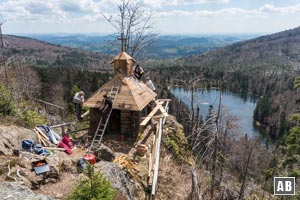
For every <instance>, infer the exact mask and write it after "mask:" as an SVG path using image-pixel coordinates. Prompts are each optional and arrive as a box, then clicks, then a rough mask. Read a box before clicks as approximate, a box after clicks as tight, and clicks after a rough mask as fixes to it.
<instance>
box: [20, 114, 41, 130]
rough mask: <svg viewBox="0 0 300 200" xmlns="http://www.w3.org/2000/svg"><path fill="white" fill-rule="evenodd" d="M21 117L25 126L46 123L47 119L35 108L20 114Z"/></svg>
mask: <svg viewBox="0 0 300 200" xmlns="http://www.w3.org/2000/svg"><path fill="white" fill-rule="evenodd" d="M19 117H20V119H21V120H22V121H23V122H24V123H25V127H27V128H33V127H35V126H37V125H41V124H46V122H47V121H46V120H45V119H44V118H43V117H42V116H41V115H40V114H39V113H38V112H36V111H34V110H26V111H23V112H22V113H20V114H19Z"/></svg>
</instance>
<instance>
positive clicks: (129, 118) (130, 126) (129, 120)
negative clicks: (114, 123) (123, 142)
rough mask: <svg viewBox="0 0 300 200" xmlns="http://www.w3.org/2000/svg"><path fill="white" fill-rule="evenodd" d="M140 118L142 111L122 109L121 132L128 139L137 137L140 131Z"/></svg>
mask: <svg viewBox="0 0 300 200" xmlns="http://www.w3.org/2000/svg"><path fill="white" fill-rule="evenodd" d="M140 118H141V113H140V112H135V111H126V110H121V134H124V135H125V137H126V138H127V139H128V138H132V139H135V138H136V135H137V133H138V131H139V123H140Z"/></svg>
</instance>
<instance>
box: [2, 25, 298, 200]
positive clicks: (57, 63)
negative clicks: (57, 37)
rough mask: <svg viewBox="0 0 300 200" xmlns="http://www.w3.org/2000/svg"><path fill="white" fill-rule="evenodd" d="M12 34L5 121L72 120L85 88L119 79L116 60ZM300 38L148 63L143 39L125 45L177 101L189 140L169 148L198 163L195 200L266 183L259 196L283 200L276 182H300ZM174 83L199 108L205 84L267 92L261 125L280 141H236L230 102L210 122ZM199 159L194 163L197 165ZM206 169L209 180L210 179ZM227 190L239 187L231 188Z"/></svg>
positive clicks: (259, 113) (258, 112) (244, 192)
mask: <svg viewBox="0 0 300 200" xmlns="http://www.w3.org/2000/svg"><path fill="white" fill-rule="evenodd" d="M126 34H129V35H126ZM130 34H132V35H130ZM137 35H138V34H133V33H128V32H126V31H124V30H121V40H122V39H123V38H124V37H125V36H126V38H130V39H132V40H134V37H135V36H137ZM148 36H149V37H148V38H146V39H148V40H147V42H149V43H152V42H153V39H155V34H153V35H148ZM3 38H4V40H5V41H6V43H7V44H6V46H5V49H4V47H3V46H2V48H3V49H2V50H3V51H2V58H3V60H4V61H3V65H2V66H3V67H2V68H1V73H0V78H1V82H0V114H1V118H0V120H1V124H4V125H19V126H23V127H27V128H33V127H34V126H36V125H37V124H44V123H48V124H51V123H56V122H57V121H61V120H71V119H72V117H73V118H74V106H73V103H72V97H73V95H74V94H75V92H78V91H80V90H83V91H84V92H85V93H86V96H87V97H88V96H90V95H91V94H93V93H94V92H95V91H96V90H97V89H98V88H99V87H101V86H102V85H103V84H105V83H106V82H107V81H108V80H110V79H111V78H112V77H113V76H114V72H113V70H112V69H113V68H112V65H111V64H110V63H111V60H112V58H113V56H114V55H106V54H102V53H99V52H90V51H86V50H81V49H76V48H71V47H63V46H60V45H57V44H56V45H53V44H50V43H47V42H41V41H38V40H36V39H30V38H26V37H16V36H11V35H4V37H3ZM137 38H138V37H137ZM128 40H129V39H128ZM299 40H300V28H295V29H292V30H287V31H283V32H279V33H275V34H271V35H267V36H262V37H258V38H254V39H251V40H246V41H241V42H237V43H234V44H230V45H227V46H225V47H223V48H216V46H217V45H216V46H214V48H212V49H213V50H211V49H210V50H211V51H208V52H205V53H202V52H204V51H207V50H208V49H205V50H203V51H201V52H199V50H197V51H198V52H196V51H192V53H193V54H194V53H197V54H194V55H187V54H185V53H183V52H180V51H179V54H180V55H182V56H183V57H180V58H173V59H155V58H149V59H147V60H142V57H143V56H142V55H139V54H138V53H139V52H140V51H139V50H140V49H139V48H141V49H144V48H143V47H139V46H135V45H133V46H130V44H132V43H133V44H134V42H135V41H127V43H125V44H123V40H122V45H121V49H122V50H124V49H125V50H128V52H129V53H130V54H131V55H137V56H136V57H137V58H140V60H138V62H139V63H140V64H141V65H142V66H143V68H144V69H145V74H144V77H146V76H149V77H150V78H151V79H152V81H153V82H154V83H155V84H156V85H157V86H159V87H157V88H158V89H157V91H156V92H157V94H158V96H159V98H162V99H164V98H170V99H172V105H171V108H170V113H171V114H173V115H174V116H176V118H177V119H178V121H179V122H180V123H181V124H183V125H184V136H185V138H187V141H188V143H187V144H183V143H181V142H182V141H180V140H179V139H178V138H174V137H172V136H167V138H166V140H165V141H164V145H165V147H166V148H167V149H168V151H170V152H171V153H172V154H173V155H174V156H175V158H176V159H177V160H176V162H177V164H178V163H179V164H186V165H187V164H188V165H189V166H190V167H191V174H192V177H196V178H193V179H192V182H193V184H192V192H191V199H202V198H204V199H205V198H208V197H209V198H210V199H218V198H219V199H222V198H223V197H224V196H226V197H227V198H229V197H230V196H231V197H232V198H231V199H233V198H235V197H236V199H245V198H247V197H249V196H251V195H252V194H249V193H250V188H252V189H253V188H258V187H259V189H257V191H259V192H258V193H257V194H255V195H256V196H259V197H258V198H261V199H264V198H265V199H266V198H268V199H273V195H272V193H273V189H274V188H273V177H274V176H293V177H295V178H296V183H297V184H298V183H299V181H300V180H299V176H300V171H299V158H300V156H299V155H300V152H299V149H300V148H299V138H300V128H299V122H300V116H299V107H298V103H299V96H298V94H297V91H298V88H299V85H300V84H299V83H300V79H299V77H298V74H299V67H300V66H299V63H300V57H299V55H298V49H299ZM118 42H119V41H118ZM131 42H132V43H131ZM180 42H183V43H188V42H189V41H188V40H180ZM191 43H194V40H193V41H192V42H191ZM206 45H207V44H206ZM221 46H222V45H221ZM138 47H139V48H138ZM157 48H158V47H157ZM172 48H173V47H172ZM188 50H189V49H188ZM188 50H187V49H184V52H187V51H188ZM200 53H201V54H200ZM143 55H144V54H143ZM139 56H140V57H139ZM169 56H170V55H168V54H165V57H169ZM172 56H175V57H177V56H178V55H177V54H175V55H172ZM172 56H170V57H172ZM173 86H181V87H184V88H186V89H189V90H191V91H192V95H191V105H193V92H194V91H195V90H196V89H197V88H204V89H210V88H219V89H221V90H229V91H235V92H240V93H244V94H248V93H250V94H253V95H256V96H258V97H259V100H258V103H257V105H256V109H255V111H254V114H253V116H254V120H255V121H256V122H257V123H258V124H259V126H260V127H261V128H263V129H264V130H265V131H266V134H267V135H268V136H270V137H272V138H274V139H275V142H274V144H272V145H270V146H264V145H262V144H261V140H260V139H259V138H249V137H248V136H247V135H246V136H244V135H243V134H241V135H239V136H237V135H234V134H233V131H232V130H233V129H234V128H235V127H236V126H237V124H236V123H237V120H236V119H235V117H234V116H230V115H229V114H228V113H227V112H226V110H223V109H221V106H220V105H221V101H222V99H221V97H220V98H219V104H218V105H219V106H218V107H212V106H210V108H209V111H208V115H207V116H202V117H200V114H199V109H198V108H194V107H193V106H192V109H191V110H188V109H187V105H184V104H183V103H182V102H180V101H178V100H177V99H176V98H175V97H174V96H172V95H171V93H170V88H172V87H173ZM37 99H38V100H42V101H47V102H51V103H52V104H55V105H58V106H61V107H63V108H64V113H63V114H61V113H58V112H53V111H50V110H47V109H46V108H45V109H44V108H43V106H42V105H40V104H39V103H38V102H36V100H37ZM186 149H187V152H188V153H186V152H185V151H184V150H186ZM183 152H184V153H183ZM190 157H191V158H192V160H193V162H189V161H188V159H187V158H190ZM205 173H206V176H200V175H203V174H205ZM199 177H201V178H203V177H208V179H209V181H207V182H205V181H203V182H202V186H201V187H202V188H201V187H200V185H201V184H200V185H199V183H198V182H197V180H198V179H199ZM203 183H206V185H205V186H203V185H204V184H203ZM207 183H208V184H207ZM226 184H227V185H230V187H229V186H228V188H226V187H227V186H224V185H226ZM225 193H226V194H225ZM233 193H234V194H233ZM298 193H299V191H297V196H296V198H299V194H298ZM229 199H230V198H229ZM282 199H288V198H285V197H283V198H282Z"/></svg>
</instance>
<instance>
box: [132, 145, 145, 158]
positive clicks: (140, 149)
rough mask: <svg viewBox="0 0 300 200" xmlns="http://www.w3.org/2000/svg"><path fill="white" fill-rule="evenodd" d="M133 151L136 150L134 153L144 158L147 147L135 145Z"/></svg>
mask: <svg viewBox="0 0 300 200" xmlns="http://www.w3.org/2000/svg"><path fill="white" fill-rule="evenodd" d="M135 149H136V153H137V154H138V155H139V156H141V157H144V156H145V154H146V153H147V151H148V147H147V146H146V145H144V144H138V145H136V147H135Z"/></svg>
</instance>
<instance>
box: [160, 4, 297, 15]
mask: <svg viewBox="0 0 300 200" xmlns="http://www.w3.org/2000/svg"><path fill="white" fill-rule="evenodd" d="M298 12H300V4H296V5H293V6H285V7H276V6H274V5H272V4H266V5H264V6H262V7H260V8H257V9H251V10H247V9H241V8H224V9H220V10H215V11H209V10H194V11H184V10H171V11H161V12H158V13H157V14H156V17H233V16H248V17H258V16H265V15H269V14H285V15H287V14H294V13H298Z"/></svg>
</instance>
